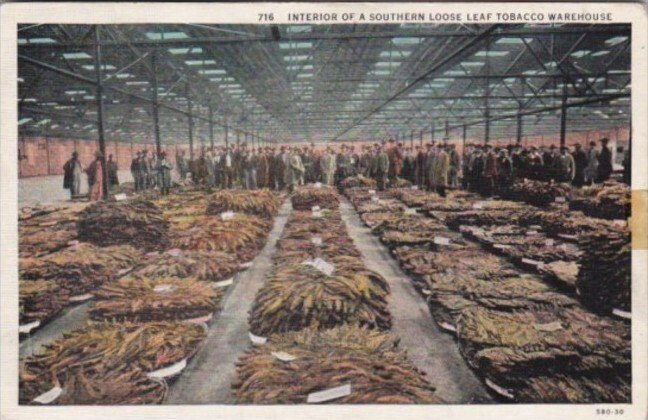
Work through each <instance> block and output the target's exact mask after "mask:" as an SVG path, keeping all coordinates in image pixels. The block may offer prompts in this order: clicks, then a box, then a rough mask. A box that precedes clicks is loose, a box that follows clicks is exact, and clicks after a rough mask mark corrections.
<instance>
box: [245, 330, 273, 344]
mask: <svg viewBox="0 0 648 420" xmlns="http://www.w3.org/2000/svg"><path fill="white" fill-rule="evenodd" d="M248 334H249V335H250V341H252V344H254V345H255V346H262V345H264V344H265V343H266V341H268V339H267V338H266V337H260V336H258V335H254V334H252V333H248Z"/></svg>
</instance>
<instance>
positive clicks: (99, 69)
mask: <svg viewBox="0 0 648 420" xmlns="http://www.w3.org/2000/svg"><path fill="white" fill-rule="evenodd" d="M94 35H95V62H94V65H95V76H96V79H97V90H96V101H97V132H98V137H99V151H100V152H101V154H102V155H103V161H102V162H101V171H102V175H103V191H104V195H103V199H104V200H107V199H108V168H107V167H106V162H107V159H106V139H105V132H104V106H103V64H102V58H101V33H100V32H99V25H95V27H94Z"/></svg>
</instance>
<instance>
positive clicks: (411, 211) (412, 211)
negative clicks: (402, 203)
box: [405, 209, 416, 214]
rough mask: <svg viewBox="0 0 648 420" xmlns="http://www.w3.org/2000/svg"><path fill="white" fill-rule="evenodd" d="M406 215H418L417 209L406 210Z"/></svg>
mask: <svg viewBox="0 0 648 420" xmlns="http://www.w3.org/2000/svg"><path fill="white" fill-rule="evenodd" d="M405 214H416V209H405Z"/></svg>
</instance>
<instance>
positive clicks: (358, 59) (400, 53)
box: [18, 24, 631, 144]
mask: <svg viewBox="0 0 648 420" xmlns="http://www.w3.org/2000/svg"><path fill="white" fill-rule="evenodd" d="M18 47H19V48H18V54H19V56H18V74H19V79H18V83H19V98H18V105H19V121H18V124H19V127H20V130H21V133H23V134H33V135H44V134H47V135H50V136H67V137H78V138H87V139H94V138H97V136H98V130H100V129H101V128H100V124H98V114H102V117H103V121H102V123H101V125H102V126H103V130H104V135H105V137H106V138H107V139H111V140H112V139H113V138H114V139H117V140H119V139H124V140H127V141H131V140H133V141H135V142H140V141H150V139H151V138H153V136H154V135H155V132H156V124H155V120H156V118H157V120H158V121H159V123H158V124H157V128H158V130H159V131H158V136H159V138H160V141H161V142H162V144H174V143H186V142H187V139H188V137H189V136H191V138H192V141H193V139H194V138H195V139H197V141H200V142H202V143H205V142H209V141H215V142H216V143H222V142H223V139H224V136H225V132H226V131H227V138H228V139H229V141H232V140H233V139H236V138H237V136H238V138H239V140H240V139H245V140H251V139H252V141H254V140H256V141H265V142H301V141H316V142H319V141H325V142H330V141H356V140H367V139H380V138H388V137H398V138H410V137H411V136H416V138H418V137H419V136H423V135H424V136H426V138H430V137H431V136H436V138H442V137H447V136H453V137H459V136H460V134H457V135H455V133H458V131H456V130H463V129H464V126H465V130H466V131H468V132H469V133H470V136H471V137H472V138H483V139H484V140H490V139H497V138H516V136H519V137H522V136H535V135H542V134H555V133H556V132H557V131H559V130H560V129H561V126H562V129H563V130H565V131H570V130H579V131H583V130H600V129H609V128H614V127H628V126H629V125H630V92H631V83H630V82H631V77H630V25H620V24H610V25H580V24H574V25H529V24H515V25H512V24H511V25H465V24H457V25H452V24H444V25H433V24H383V25H273V26H271V25H197V24H182V25H170V24H164V25H148V24H146V25H99V26H93V25H49V24H48V25H40V24H30V25H22V26H20V27H19V28H18ZM99 81H100V82H101V83H99ZM99 98H101V100H100V101H99V100H98V99H99ZM100 108H103V109H100ZM189 127H191V130H189ZM189 132H191V134H189ZM433 133H434V134H433ZM519 137H518V138H519ZM214 139H215V140H214Z"/></svg>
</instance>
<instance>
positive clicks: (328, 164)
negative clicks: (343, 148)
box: [320, 147, 336, 185]
mask: <svg viewBox="0 0 648 420" xmlns="http://www.w3.org/2000/svg"><path fill="white" fill-rule="evenodd" d="M335 169H336V160H335V153H334V152H333V149H332V148H331V147H327V148H326V152H325V153H324V156H322V158H321V159H320V171H321V172H322V183H323V184H324V185H333V177H334V176H335Z"/></svg>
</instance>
